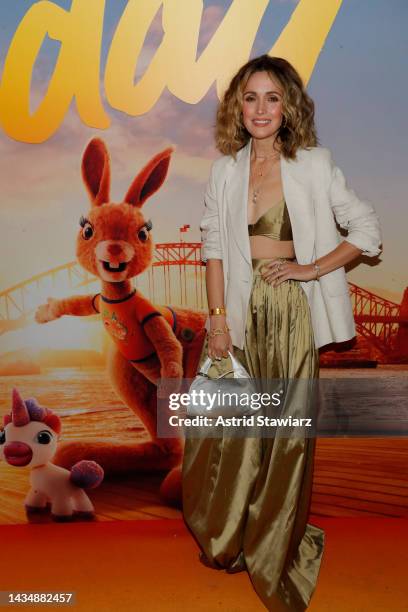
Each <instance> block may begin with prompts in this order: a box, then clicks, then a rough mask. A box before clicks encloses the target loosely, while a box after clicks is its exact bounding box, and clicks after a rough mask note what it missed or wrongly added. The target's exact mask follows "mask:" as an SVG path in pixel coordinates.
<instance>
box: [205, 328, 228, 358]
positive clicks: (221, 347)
mask: <svg viewBox="0 0 408 612" xmlns="http://www.w3.org/2000/svg"><path fill="white" fill-rule="evenodd" d="M228 351H230V353H233V349H232V340H231V336H230V334H229V332H225V333H224V334H219V335H217V336H213V337H212V338H211V337H210V338H208V356H209V357H210V358H211V359H217V360H220V359H222V358H223V357H228Z"/></svg>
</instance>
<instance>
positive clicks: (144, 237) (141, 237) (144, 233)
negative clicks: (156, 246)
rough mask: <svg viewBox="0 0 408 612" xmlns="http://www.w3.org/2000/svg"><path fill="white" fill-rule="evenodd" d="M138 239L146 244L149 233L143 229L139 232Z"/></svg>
mask: <svg viewBox="0 0 408 612" xmlns="http://www.w3.org/2000/svg"><path fill="white" fill-rule="evenodd" d="M137 237H138V238H139V240H140V241H141V242H146V240H148V238H149V232H148V231H147V230H146V229H145V228H142V229H141V230H139V232H138V234H137Z"/></svg>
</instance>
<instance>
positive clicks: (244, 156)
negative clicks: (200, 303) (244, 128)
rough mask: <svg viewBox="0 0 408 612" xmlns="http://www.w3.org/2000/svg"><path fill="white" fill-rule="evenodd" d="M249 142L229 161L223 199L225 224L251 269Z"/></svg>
mask: <svg viewBox="0 0 408 612" xmlns="http://www.w3.org/2000/svg"><path fill="white" fill-rule="evenodd" d="M250 152H251V140H250V141H249V142H248V143H247V144H246V145H245V146H244V147H243V148H242V149H241V150H240V151H238V153H237V159H236V160H235V161H234V160H231V162H230V164H229V166H228V171H227V177H226V185H225V192H224V193H225V198H226V202H225V205H226V208H227V217H228V219H227V222H228V223H229V226H230V228H231V230H232V233H233V235H234V238H235V241H236V243H237V246H238V248H239V250H240V251H241V253H242V255H243V257H244V258H245V260H246V261H247V263H248V264H249V265H250V266H251V269H252V260H251V250H250V246H249V235H248V189H249V170H250V163H249V162H250Z"/></svg>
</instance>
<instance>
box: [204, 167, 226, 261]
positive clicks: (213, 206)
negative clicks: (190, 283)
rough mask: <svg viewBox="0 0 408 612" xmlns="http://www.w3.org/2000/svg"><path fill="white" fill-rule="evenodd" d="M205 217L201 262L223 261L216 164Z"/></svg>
mask: <svg viewBox="0 0 408 612" xmlns="http://www.w3.org/2000/svg"><path fill="white" fill-rule="evenodd" d="M204 206H205V208H204V215H203V217H202V219H201V223H200V230H201V242H202V247H201V260H202V261H203V262H206V261H207V259H222V249H221V241H220V225H219V210H218V201H217V193H216V188H215V162H213V164H212V166H211V171H210V177H209V179H208V183H207V187H206V190H205V195H204Z"/></svg>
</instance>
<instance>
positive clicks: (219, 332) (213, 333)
mask: <svg viewBox="0 0 408 612" xmlns="http://www.w3.org/2000/svg"><path fill="white" fill-rule="evenodd" d="M229 331H230V328H229V327H228V326H227V325H226V326H225V327H224V328H222V327H217V328H216V329H213V330H211V331H210V332H209V334H208V336H209V337H210V338H214V337H215V336H222V335H223V334H226V333H227V332H229Z"/></svg>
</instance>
